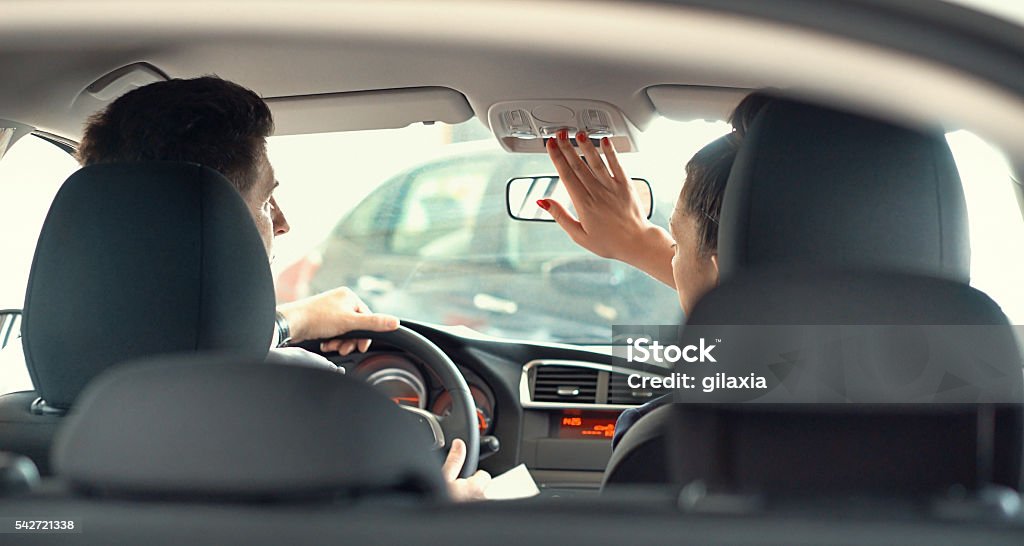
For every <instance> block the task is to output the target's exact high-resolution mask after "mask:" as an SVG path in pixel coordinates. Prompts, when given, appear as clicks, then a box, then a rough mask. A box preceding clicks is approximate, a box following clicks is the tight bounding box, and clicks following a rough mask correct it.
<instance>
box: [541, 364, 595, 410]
mask: <svg viewBox="0 0 1024 546" xmlns="http://www.w3.org/2000/svg"><path fill="white" fill-rule="evenodd" d="M535 373H536V376H535V377H534V383H533V400H534V402H565V403H576V404H593V403H595V402H596V401H597V379H598V375H599V374H600V373H601V372H599V371H598V370H595V369H593V368H582V367H579V366H556V365H547V366H537V368H536V370H535Z"/></svg>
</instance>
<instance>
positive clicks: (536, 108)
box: [487, 99, 637, 153]
mask: <svg viewBox="0 0 1024 546" xmlns="http://www.w3.org/2000/svg"><path fill="white" fill-rule="evenodd" d="M487 122H488V124H489V125H490V127H491V130H492V131H493V132H494V136H495V137H497V139H498V142H500V143H501V147H502V148H504V149H505V150H507V151H509V152H527V153H529V152H536V153H541V152H544V143H545V141H546V140H547V139H549V138H552V137H554V136H555V135H556V134H558V132H559V131H561V130H563V129H566V130H568V131H569V135H574V134H576V132H577V131H586V132H587V134H588V135H590V137H591V138H592V139H594V140H600V139H602V138H609V139H611V141H612V144H614V145H615V149H616V150H617V151H620V152H635V151H637V146H636V143H635V141H634V138H633V135H634V133H635V128H634V127H633V125H632V124H631V123H630V122H629V121H628V120H627V119H626V118H625V116H623V115H622V112H620V111H619V109H618V108H616V107H615V106H613V105H611V104H608V103H606V102H601V101H593V100H576V99H571V100H521V101H507V102H499V103H495V104H494V105H492V106H491V107H490V109H488V111H487Z"/></svg>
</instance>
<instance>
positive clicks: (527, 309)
mask: <svg viewBox="0 0 1024 546" xmlns="http://www.w3.org/2000/svg"><path fill="white" fill-rule="evenodd" d="M728 130H729V126H728V125H727V124H726V123H724V122H721V121H714V122H711V121H691V122H675V121H671V120H668V119H664V118H659V119H657V120H656V121H655V122H654V123H652V125H651V126H650V127H648V128H647V130H645V131H644V132H643V133H642V134H640V135H639V136H638V143H639V148H640V151H639V152H638V153H632V154H623V155H622V162H623V164H624V167H625V169H626V172H627V174H629V175H630V176H632V177H638V178H644V179H647V180H648V181H649V182H650V183H651V186H652V187H653V190H654V200H655V207H654V213H653V215H652V221H653V222H655V223H656V224H658V225H661V226H662V227H667V222H668V217H669V215H670V214H671V211H672V208H673V206H674V204H675V200H676V197H677V195H678V193H679V189H680V187H681V185H682V181H683V178H684V174H683V173H684V167H685V165H686V162H687V161H688V160H689V158H690V157H691V156H692V155H693V154H694V153H695V152H696V151H697V150H699V149H700V148H701V147H702V146H704V145H705V144H707V143H708V142H710V141H711V140H713V139H714V138H716V137H718V136H720V135H722V134H724V133H726V132H727V131H728ZM948 141H949V143H950V145H951V147H952V149H953V152H954V155H955V157H956V160H957V162H958V165H959V167H960V170H961V174H962V177H963V179H964V186H965V192H966V194H967V199H968V206H969V208H970V212H971V240H972V262H973V266H972V278H973V280H972V284H973V285H975V286H976V287H979V288H981V289H982V290H985V291H987V292H988V293H989V294H990V295H992V296H993V298H995V299H996V301H997V302H999V303H1000V304H1001V305H1002V306H1003V308H1004V310H1005V311H1006V313H1007V314H1008V315H1009V316H1010V318H1011V319H1012V320H1013V321H1014V322H1015V323H1019V322H1018V321H1020V320H1024V313H1022V311H1024V298H1022V295H1021V294H1020V293H1019V291H1018V290H1015V289H1014V287H1013V283H1014V279H1016V278H1019V276H1020V274H1021V273H1024V260H1022V258H1021V257H1019V256H1018V254H1019V253H1015V252H1006V248H1004V246H1003V245H1002V244H1001V243H1000V241H1005V240H1020V238H1021V237H1024V233H1022V228H1024V224H1022V222H1021V218H1020V214H1019V212H1017V211H1016V209H1015V200H1014V198H1013V194H1012V189H1011V185H1010V184H1009V183H1007V182H1008V178H1009V174H1008V170H1007V167H1006V163H1005V161H1003V160H1002V158H1001V156H1000V155H999V154H998V152H996V151H995V150H993V149H992V148H991V147H990V146H988V145H987V144H985V143H984V142H983V141H981V140H980V139H978V138H977V137H976V136H974V135H972V134H970V133H967V132H963V131H960V132H957V133H951V134H950V135H948ZM269 150H270V158H271V161H272V163H273V165H274V168H275V170H276V173H277V177H278V179H279V180H280V181H281V186H280V187H279V189H278V191H277V193H276V195H277V201H278V203H279V204H280V206H281V207H282V208H283V210H284V212H285V214H286V215H287V217H288V220H289V222H290V224H291V227H292V229H291V232H290V233H288V234H287V235H284V236H282V237H280V238H279V239H278V241H277V242H276V243H275V252H276V258H275V260H274V264H273V269H274V273H275V277H276V284H277V292H278V300H279V301H281V302H284V301H290V300H293V299H296V298H300V297H304V296H307V295H310V294H314V293H317V292H320V291H324V290H328V289H331V288H334V287H336V286H349V287H351V288H353V289H354V290H355V291H356V292H357V293H358V294H359V295H360V296H361V297H362V298H363V299H364V300H365V301H366V302H367V304H368V305H369V306H370V308H371V309H373V310H374V311H377V312H386V313H391V314H395V315H398V316H399V317H402V318H407V319H414V320H420V321H427V322H432V323H437V324H443V325H463V326H467V327H470V328H473V329H475V330H477V331H480V332H483V333H486V334H490V335H495V336H500V337H505V338H513V339H528V340H535V341H557V342H568V343H577V344H608V343H610V342H611V337H612V325H615V324H675V323H678V322H679V321H680V320H681V319H682V313H681V311H680V308H679V304H678V299H677V297H676V294H675V292H674V291H673V290H672V289H670V288H669V287H667V286H665V285H663V284H662V283H660V282H658V281H656V280H654V279H652V278H651V277H649V276H647V275H646V274H644V273H642V272H640V271H638V270H636V269H633V268H631V267H629V266H627V265H625V264H623V263H620V262H616V261H613V260H605V259H602V258H598V257H596V256H593V255H591V254H589V253H588V252H587V251H586V250H583V249H582V248H580V247H579V246H577V245H576V244H575V243H573V242H572V240H570V239H569V237H568V236H567V235H566V234H565V233H564V232H563V231H562V230H561V229H560V228H559V227H558V226H557V225H555V224H554V223H546V222H524V221H514V220H512V219H510V218H509V217H508V213H507V210H506V206H505V184H506V182H507V181H508V180H509V179H511V178H515V177H519V176H528V175H538V174H553V173H554V169H553V167H552V166H551V164H550V161H549V160H548V158H547V156H546V155H543V154H510V153H506V152H504V151H502V150H501V148H500V145H499V144H498V143H497V141H495V139H494V137H493V136H492V135H491V134H490V133H489V132H487V130H486V129H485V128H484V127H483V125H482V124H481V123H480V122H479V121H477V120H475V119H474V120H470V121H467V122H465V123H462V124H458V125H445V124H441V123H437V124H433V125H422V124H417V125H414V126H409V127H406V128H403V129H391V130H380V131H361V132H350V133H327V134H314V135H299V136H280V137H274V138H271V139H270V142H269Z"/></svg>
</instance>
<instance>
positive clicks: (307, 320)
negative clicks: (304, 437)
mask: <svg viewBox="0 0 1024 546" xmlns="http://www.w3.org/2000/svg"><path fill="white" fill-rule="evenodd" d="M277 310H278V311H279V312H280V313H281V314H283V315H284V317H285V319H286V320H287V321H288V323H289V328H290V330H291V332H290V333H291V339H292V341H295V342H300V341H307V340H317V339H319V340H324V341H321V343H320V351H321V352H323V353H328V352H333V351H337V352H338V353H340V354H342V355H347V354H349V353H351V352H352V351H354V350H359V351H360V352H366V351H367V350H368V349H369V348H370V339H369V336H376V335H385V336H387V337H388V338H389V341H390V342H391V343H395V342H399V347H400V348H403V349H405V350H407V351H409V352H411V353H412V354H415V355H417V356H418V357H419V358H421V359H423V360H424V362H425V363H426V364H427V365H428V366H431V367H432V368H433V369H434V371H435V373H438V374H439V376H440V378H441V382H442V384H443V386H444V387H445V390H446V391H448V393H449V394H450V395H451V396H452V399H453V410H452V414H451V415H448V416H445V417H438V416H434V415H430V414H426V415H425V418H426V419H427V420H426V421H424V422H426V423H427V424H430V422H432V423H433V425H432V426H433V427H435V428H437V429H438V430H439V431H440V434H441V436H442V439H443V438H447V442H448V447H449V452H448V456H447V458H446V459H445V463H444V466H443V468H442V474H443V476H444V478H445V481H446V482H447V483H448V492H449V494H450V495H451V497H452V499H453V500H456V501H471V500H482V499H484V498H485V497H484V490H485V489H486V487H487V484H488V483H489V482H490V481H491V476H490V474H488V473H487V472H485V471H482V470H477V462H478V460H479V433H478V431H477V428H476V425H477V424H476V412H475V404H474V402H473V398H472V395H471V394H470V392H469V387H468V385H467V384H466V380H465V378H464V377H462V374H461V372H459V370H458V368H457V367H456V366H455V364H454V363H453V362H452V361H451V359H449V358H448V357H447V355H445V354H444V353H443V352H442V351H441V350H440V349H438V348H437V347H436V346H434V345H433V344H432V343H431V342H430V341H429V340H427V339H426V338H424V337H422V336H420V335H418V334H416V333H415V332H412V331H411V330H407V329H403V331H396V330H398V328H399V321H398V318H397V317H394V316H391V315H383V314H374V313H372V312H371V311H370V309H369V307H367V306H366V303H364V302H363V300H361V299H360V298H359V296H357V295H356V294H355V293H354V292H352V290H350V289H348V288H345V287H342V288H336V289H334V290H331V291H328V292H324V293H322V294H318V295H316V296H312V297H309V298H305V299H302V300H298V301H295V302H292V303H287V304H283V305H280V306H278V308H277ZM380 332H393V334H392V333H387V334H378V333H380ZM346 334H349V337H347V338H344V339H342V338H340V337H339V336H345V335H346ZM402 340H404V341H402ZM421 413H425V412H421ZM462 438H466V439H467V440H468V441H471V442H472V444H471V445H472V446H473V451H472V452H470V451H469V449H468V448H467V445H466V441H465V440H463V439H462ZM444 443H445V442H444V441H442V442H441V444H440V445H442V446H443V445H444ZM459 476H465V477H464V478H460V477H459Z"/></svg>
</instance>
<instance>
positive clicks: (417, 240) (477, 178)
mask: <svg viewBox="0 0 1024 546" xmlns="http://www.w3.org/2000/svg"><path fill="white" fill-rule="evenodd" d="M495 163H496V162H495V161H490V160H486V159H485V160H472V161H455V162H451V163H447V164H443V165H440V166H437V167H431V168H428V169H425V170H422V171H420V172H418V173H415V174H413V175H412V178H411V180H410V181H409V182H408V186H407V187H406V190H405V196H404V199H403V201H402V206H401V210H400V211H399V213H398V214H399V216H398V218H397V220H396V222H395V224H394V232H393V234H392V238H391V251H392V252H394V253H395V254H403V255H408V256H420V257H424V258H427V257H430V258H436V257H451V258H457V257H460V256H466V255H467V254H468V253H469V251H470V245H471V243H472V239H473V233H474V227H475V226H476V223H477V220H478V214H479V210H480V204H481V200H482V198H483V196H484V192H485V191H486V189H487V184H488V183H489V182H490V180H491V176H492V174H493V172H494V169H495Z"/></svg>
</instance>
